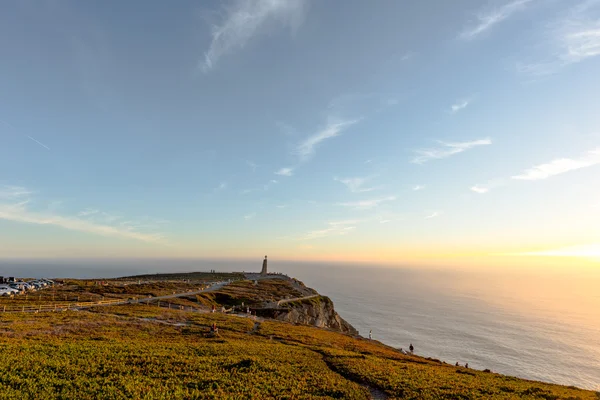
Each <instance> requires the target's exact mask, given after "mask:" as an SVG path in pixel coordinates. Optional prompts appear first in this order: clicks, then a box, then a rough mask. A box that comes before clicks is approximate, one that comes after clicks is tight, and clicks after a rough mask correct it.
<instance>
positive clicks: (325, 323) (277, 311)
mask: <svg viewBox="0 0 600 400" xmlns="http://www.w3.org/2000/svg"><path fill="white" fill-rule="evenodd" d="M257 314H258V315H260V316H262V317H267V318H273V319H276V320H279V321H285V322H291V323H294V324H301V325H310V326H316V327H318V328H327V329H332V330H335V331H338V332H342V333H347V334H350V335H354V336H356V335H358V331H357V330H356V329H355V328H354V327H353V326H352V325H350V324H349V323H348V322H347V321H345V320H344V319H343V318H342V317H340V316H339V314H338V313H337V312H336V311H335V309H334V306H333V302H332V301H331V299H330V298H329V297H326V296H318V295H317V296H316V297H312V298H310V299H305V300H297V301H292V302H287V303H284V304H282V305H281V306H279V307H277V308H266V309H260V310H257Z"/></svg>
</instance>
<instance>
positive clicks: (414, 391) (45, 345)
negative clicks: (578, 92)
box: [0, 305, 600, 400]
mask: <svg viewBox="0 0 600 400" xmlns="http://www.w3.org/2000/svg"><path fill="white" fill-rule="evenodd" d="M212 323H216V324H217V326H218V327H219V334H218V335H217V336H214V337H213V336H210V335H209V334H208V331H209V326H210V325H211V324H212ZM0 351H1V354H2V362H1V363H0V398H6V399H23V398H44V399H53V398H82V399H95V398H112V399H126V398H145V399H194V398H198V399H269V398H273V399H275V398H276V399H324V398H347V399H368V398H370V390H369V388H367V387H366V386H365V385H368V386H370V389H371V390H373V389H375V388H378V389H380V390H381V391H383V392H384V393H385V394H386V396H389V398H408V399H490V398H498V399H515V398H524V399H594V400H598V399H599V398H600V396H599V395H598V394H597V393H594V392H590V391H584V390H579V389H576V388H569V387H564V386H557V385H550V384H544V383H539V382H530V381H525V380H520V379H516V378H511V377H506V376H501V375H497V374H493V373H485V372H480V371H474V370H467V369H464V368H457V367H454V366H450V365H447V364H441V363H439V362H436V361H434V360H427V359H423V358H419V357H413V356H407V355H404V354H401V353H399V352H397V351H395V350H394V349H391V348H389V347H387V346H384V345H381V344H379V343H377V342H375V341H369V340H366V339H360V338H354V337H350V336H346V335H343V334H339V333H335V332H331V331H327V330H322V329H317V328H311V327H306V326H294V325H291V324H286V323H280V322H274V321H265V322H262V323H260V322H258V323H255V322H254V321H253V320H250V319H246V318H241V317H236V316H226V315H221V314H202V313H189V312H182V311H171V310H165V309H161V308H158V307H152V306H142V305H135V306H134V305H129V306H120V307H98V308H96V309H92V310H90V311H78V312H75V311H70V312H62V313H51V312H50V313H40V314H2V315H0Z"/></svg>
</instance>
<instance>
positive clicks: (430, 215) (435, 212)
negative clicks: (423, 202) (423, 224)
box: [425, 211, 442, 219]
mask: <svg viewBox="0 0 600 400" xmlns="http://www.w3.org/2000/svg"><path fill="white" fill-rule="evenodd" d="M440 215H442V213H441V212H439V211H434V212H432V213H431V214H429V215H426V216H425V219H432V218H437V217H439V216H440Z"/></svg>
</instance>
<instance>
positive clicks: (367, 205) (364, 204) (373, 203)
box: [337, 196, 396, 210]
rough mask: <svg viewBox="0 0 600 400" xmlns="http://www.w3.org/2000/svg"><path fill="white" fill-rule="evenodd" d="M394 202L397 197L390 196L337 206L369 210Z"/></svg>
mask: <svg viewBox="0 0 600 400" xmlns="http://www.w3.org/2000/svg"><path fill="white" fill-rule="evenodd" d="M394 200H396V197H395V196H388V197H380V198H376V199H370V200H361V201H354V202H345V203H338V204H337V205H339V206H343V207H350V208H354V209H357V210H368V209H371V208H375V207H378V206H380V205H381V204H382V203H386V202H390V201H394Z"/></svg>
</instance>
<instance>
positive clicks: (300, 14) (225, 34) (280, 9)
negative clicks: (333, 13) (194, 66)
mask: <svg viewBox="0 0 600 400" xmlns="http://www.w3.org/2000/svg"><path fill="white" fill-rule="evenodd" d="M305 10H306V1H304V0H237V1H235V2H234V4H233V6H232V7H231V8H229V9H227V10H225V12H224V14H223V18H222V20H221V21H220V23H218V24H216V25H214V26H213V27H212V33H211V36H212V40H211V43H210V46H209V48H208V50H207V51H206V52H205V53H204V59H203V60H202V61H201V63H200V67H201V69H202V71H203V72H205V73H206V72H209V71H210V70H212V69H213V68H214V67H215V66H216V64H217V62H218V61H219V60H220V59H221V57H223V56H225V55H227V54H229V53H232V52H234V51H235V50H238V49H241V48H243V47H244V46H246V45H247V44H248V42H250V40H251V39H252V38H254V37H255V36H258V35H259V34H261V33H263V32H264V31H266V30H268V29H269V28H272V27H273V26H281V27H284V28H290V29H292V30H295V29H297V28H298V27H299V26H300V25H301V23H302V21H303V18H304V14H305Z"/></svg>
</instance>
